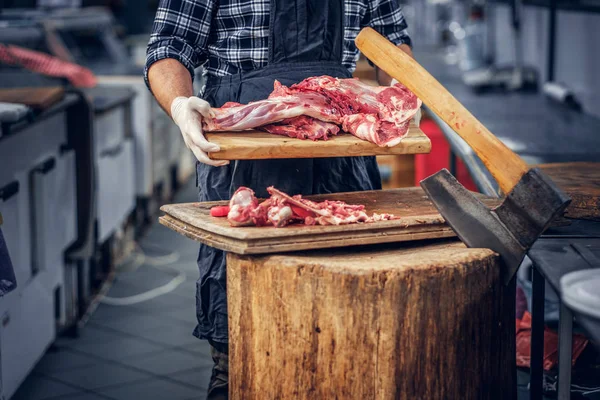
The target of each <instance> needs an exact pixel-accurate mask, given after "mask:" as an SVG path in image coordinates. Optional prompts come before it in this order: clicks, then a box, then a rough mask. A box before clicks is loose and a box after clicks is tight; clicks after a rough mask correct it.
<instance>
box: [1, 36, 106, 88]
mask: <svg viewBox="0 0 600 400" xmlns="http://www.w3.org/2000/svg"><path fill="white" fill-rule="evenodd" d="M0 61H1V62H3V63H5V64H10V65H18V66H21V67H23V68H25V69H28V70H30V71H34V72H37V73H40V74H42V75H47V76H53V77H57V78H67V79H68V80H69V82H71V84H72V85H73V86H75V87H86V88H91V87H94V86H96V83H97V81H96V77H95V76H94V74H93V73H92V71H90V70H89V69H87V68H84V67H82V66H80V65H77V64H73V63H70V62H67V61H62V60H60V59H58V58H56V57H53V56H50V55H48V54H45V53H41V52H38V51H33V50H29V49H24V48H22V47H18V46H5V45H2V44H0Z"/></svg>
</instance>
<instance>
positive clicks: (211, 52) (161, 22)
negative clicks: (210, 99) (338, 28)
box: [144, 0, 411, 83]
mask: <svg viewBox="0 0 600 400" xmlns="http://www.w3.org/2000/svg"><path fill="white" fill-rule="evenodd" d="M217 3H218V6H219V7H218V9H217V7H216V6H217ZM269 5H270V0H160V4H159V6H158V10H157V12H156V17H155V20H154V25H153V28H152V34H151V36H150V41H149V44H148V50H147V57H146V68H145V72H144V75H145V79H146V83H147V82H148V81H147V78H148V75H147V74H148V68H149V67H150V66H151V65H152V64H153V63H155V62H156V61H158V60H161V59H164V58H173V59H176V60H178V61H179V62H181V63H182V64H183V65H184V66H185V67H186V68H187V69H188V70H189V71H190V73H191V75H192V77H193V76H194V71H195V69H196V68H197V67H199V66H201V65H203V66H204V68H205V69H206V72H207V73H208V74H211V75H215V76H225V75H230V74H235V73H238V72H241V71H249V70H253V69H258V68H261V67H264V66H265V65H266V64H267V61H268V54H269V51H268V43H267V42H268V36H269ZM344 5H345V10H346V17H345V30H344V52H343V60H342V64H343V65H344V66H345V67H346V68H348V70H349V71H350V72H353V71H354V69H355V67H356V61H357V60H358V57H359V53H358V49H357V48H356V45H355V44H354V39H355V38H356V36H357V35H358V33H359V32H360V30H361V29H362V28H364V27H366V26H370V27H373V28H374V29H376V30H377V31H379V33H381V34H382V35H384V36H385V37H387V38H388V40H390V41H391V42H393V43H394V44H396V45H400V44H407V45H409V46H411V39H410V37H409V35H408V32H407V24H406V21H405V19H404V15H403V13H402V9H401V7H400V5H399V4H398V0H344ZM205 63H206V64H205Z"/></svg>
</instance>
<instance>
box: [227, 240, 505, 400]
mask: <svg viewBox="0 0 600 400" xmlns="http://www.w3.org/2000/svg"><path fill="white" fill-rule="evenodd" d="M227 268H228V269H227V274H228V276H227V291H228V308H229V349H230V369H229V371H230V372H229V374H230V375H229V377H230V378H229V379H230V381H229V382H230V389H229V390H230V398H231V399H234V400H235V399H244V400H247V399H319V400H320V399H361V400H362V399H410V400H415V399H425V400H436V399H440V400H442V399H444V400H445V399H451V400H452V399H461V400H469V399H473V400H485V399H514V398H516V384H515V380H516V375H515V374H516V372H515V325H514V324H515V319H514V318H515V304H514V302H515V292H514V289H515V286H514V282H513V283H512V284H511V285H509V286H505V285H503V284H502V279H501V275H500V272H501V266H500V262H499V259H498V257H497V256H496V255H495V254H494V253H493V252H492V251H490V250H487V249H467V248H465V246H464V245H462V244H461V243H458V242H451V243H448V242H446V243H442V244H439V243H438V244H428V245H421V246H414V245H413V246H412V247H410V246H400V245H395V246H394V247H390V246H386V247H381V246H379V247H376V248H373V247H371V248H368V249H356V248H347V249H340V250H327V251H313V252H304V253H295V254H286V255H269V256H240V255H236V254H231V253H230V254H229V255H228V259H227Z"/></svg>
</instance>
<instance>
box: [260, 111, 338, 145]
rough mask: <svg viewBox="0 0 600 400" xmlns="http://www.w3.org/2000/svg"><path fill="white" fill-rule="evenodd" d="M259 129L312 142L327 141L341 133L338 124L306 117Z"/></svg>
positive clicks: (290, 119)
mask: <svg viewBox="0 0 600 400" xmlns="http://www.w3.org/2000/svg"><path fill="white" fill-rule="evenodd" d="M258 129H261V130H264V131H267V132H269V133H274V134H276V135H282V136H289V137H291V138H298V139H311V140H319V139H322V140H327V139H329V137H330V136H334V135H337V134H338V132H339V131H340V127H339V126H337V125H336V124H332V123H331V122H324V121H319V120H318V119H314V118H311V117H307V116H306V115H301V116H299V117H294V118H288V119H284V120H283V121H280V122H276V123H274V124H270V125H265V126H261V127H258Z"/></svg>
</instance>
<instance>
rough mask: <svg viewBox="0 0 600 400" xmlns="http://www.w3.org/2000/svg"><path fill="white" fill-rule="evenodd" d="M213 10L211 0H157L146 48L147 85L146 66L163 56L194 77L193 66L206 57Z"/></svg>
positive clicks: (148, 66)
mask: <svg viewBox="0 0 600 400" xmlns="http://www.w3.org/2000/svg"><path fill="white" fill-rule="evenodd" d="M213 9H214V3H213V1H212V0H160V3H159V5H158V9H157V11H156V16H155V18H154V24H153V26H152V32H151V34H150V41H149V42H148V49H147V51H146V65H145V68H144V81H145V82H146V85H147V86H148V88H150V86H149V83H148V69H149V68H150V66H151V65H152V64H154V63H155V62H157V61H159V60H162V59H165V58H173V59H175V60H177V61H179V62H180V63H181V64H183V65H184V66H185V67H186V68H187V69H188V71H190V75H191V76H192V79H194V73H195V69H196V68H197V67H198V66H199V65H201V64H203V63H204V62H205V61H206V59H207V46H208V38H209V35H210V25H211V20H212V14H213Z"/></svg>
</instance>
